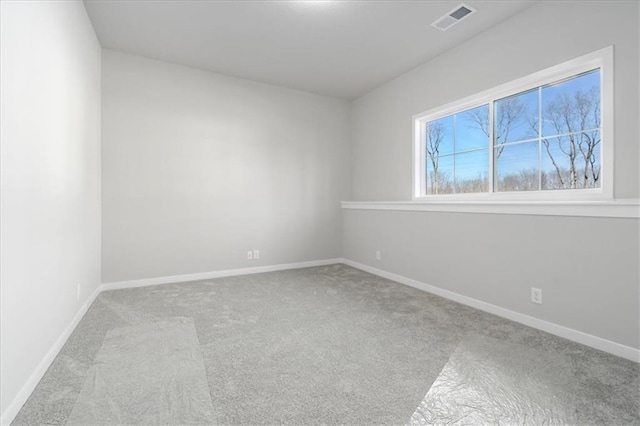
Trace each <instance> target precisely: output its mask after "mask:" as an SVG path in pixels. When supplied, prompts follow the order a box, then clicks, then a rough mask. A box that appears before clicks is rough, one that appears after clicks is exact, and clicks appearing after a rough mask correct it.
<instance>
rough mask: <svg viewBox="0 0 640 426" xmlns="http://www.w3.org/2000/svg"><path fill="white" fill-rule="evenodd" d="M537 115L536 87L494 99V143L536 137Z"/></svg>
mask: <svg viewBox="0 0 640 426" xmlns="http://www.w3.org/2000/svg"><path fill="white" fill-rule="evenodd" d="M538 115H539V114H538V89H534V90H531V91H528V92H523V93H520V94H517V95H514V96H509V97H508V98H504V99H500V100H499V101H496V103H495V127H494V129H493V131H494V138H495V141H496V145H499V144H503V143H508V142H517V141H522V140H526V139H534V138H537V137H538Z"/></svg>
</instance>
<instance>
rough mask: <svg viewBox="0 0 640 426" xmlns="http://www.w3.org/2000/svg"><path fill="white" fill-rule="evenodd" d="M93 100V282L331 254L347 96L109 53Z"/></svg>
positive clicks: (343, 170) (341, 188) (343, 183)
mask: <svg viewBox="0 0 640 426" xmlns="http://www.w3.org/2000/svg"><path fill="white" fill-rule="evenodd" d="M102 99H103V105H102V111H103V121H102V125H103V127H102V161H103V163H102V169H103V210H102V217H103V246H102V248H103V251H102V266H103V269H102V271H103V273H102V279H103V282H114V281H123V280H133V279H141V278H151V277H162V276H170V275H179V274H190V273H198V272H208V271H217V270H226V269H234V268H244V267H252V266H261V265H275V264H282V263H292V262H300V261H307V260H319V259H327V258H335V257H340V255H341V211H340V201H341V200H344V199H347V198H348V197H349V183H348V182H349V180H348V179H349V178H348V169H347V167H348V136H349V135H348V119H349V116H348V107H349V104H348V103H347V102H345V101H340V100H336V99H332V98H327V97H321V96H316V95H311V94H307V93H303V92H298V91H294V90H289V89H283V88H279V87H275V86H269V85H265V84H259V83H255V82H250V81H247V80H242V79H237V78H231V77H226V76H222V75H219V74H213V73H210V72H205V71H200V70H195V69H191V68H187V67H183V66H178V65H172V64H168V63H163V62H158V61H153V60H149V59H144V58H140V57H136V56H131V55H126V54H122V53H118V52H114V51H109V50H105V51H104V53H103V95H102ZM250 249H259V250H260V255H261V258H260V260H254V261H249V260H247V250H250Z"/></svg>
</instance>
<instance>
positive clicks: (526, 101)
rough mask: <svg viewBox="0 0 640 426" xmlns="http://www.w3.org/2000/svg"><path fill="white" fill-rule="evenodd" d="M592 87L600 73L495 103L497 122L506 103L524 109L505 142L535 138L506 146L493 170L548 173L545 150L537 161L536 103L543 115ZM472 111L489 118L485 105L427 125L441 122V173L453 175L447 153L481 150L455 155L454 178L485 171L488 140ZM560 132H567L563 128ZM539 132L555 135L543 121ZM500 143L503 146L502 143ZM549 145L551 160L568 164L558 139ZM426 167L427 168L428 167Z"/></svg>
mask: <svg viewBox="0 0 640 426" xmlns="http://www.w3.org/2000/svg"><path fill="white" fill-rule="evenodd" d="M594 86H595V87H599V86H600V71H599V70H595V71H591V72H588V73H585V74H582V75H579V76H577V77H574V78H571V79H568V80H565V81H561V82H558V83H555V84H551V85H547V86H543V87H542V88H541V89H540V90H538V89H533V90H531V91H528V92H523V93H520V94H518V95H515V96H511V97H508V98H504V99H500V100H498V101H496V105H495V107H496V122H498V120H499V119H500V116H499V114H500V113H501V109H502V108H501V107H504V106H505V105H507V104H508V103H509V102H514V101H515V102H519V103H521V104H522V105H523V106H524V107H525V111H526V112H525V113H524V114H523V115H522V116H520V118H519V120H518V121H516V122H514V123H513V124H512V126H511V127H510V129H509V135H508V138H507V139H506V143H512V142H518V141H522V140H526V139H534V138H535V139H536V140H535V141H534V142H525V143H522V144H515V145H509V146H505V147H504V150H503V151H502V154H501V155H500V158H499V159H498V160H497V161H496V170H497V171H498V172H499V173H500V174H511V173H517V172H518V171H520V170H527V169H532V168H533V169H538V168H539V167H540V166H542V168H543V170H547V169H549V168H550V167H552V165H551V162H550V160H549V159H548V156H547V154H546V152H545V150H544V148H543V149H542V158H541V160H542V161H540V160H539V154H538V151H539V147H538V144H539V142H538V140H537V138H538V131H537V128H536V126H535V125H536V124H537V121H538V116H539V111H538V106H539V103H540V104H541V105H542V112H543V116H544V115H545V113H546V112H547V111H548V106H549V104H550V102H552V101H553V100H554V99H555V98H556V97H557V96H559V95H562V94H567V95H568V96H570V97H574V96H575V94H576V93H577V92H578V91H580V90H582V91H588V90H589V89H591V88H592V87H594ZM473 112H475V113H479V114H483V115H484V116H485V117H488V114H489V107H488V105H483V106H479V107H477V108H475V109H473V110H468V111H464V112H461V113H458V114H455V117H454V115H451V116H448V117H444V118H441V119H439V120H435V121H433V122H430V123H427V125H430V124H432V123H440V124H441V125H442V126H443V128H444V130H445V135H444V140H443V142H442V143H441V145H440V156H441V157H440V160H439V169H440V170H441V171H443V172H445V171H446V172H448V173H450V174H451V175H453V162H454V158H453V156H447V154H453V153H454V152H460V151H468V150H475V149H480V150H479V151H474V152H470V153H466V154H457V155H456V156H455V162H456V178H457V179H468V178H475V177H477V176H478V175H479V174H486V173H487V169H488V164H489V152H488V147H489V139H488V137H487V135H485V134H484V132H483V131H482V130H481V129H480V128H479V127H478V125H477V124H476V123H475V121H474V120H473V119H472V113H473ZM531 123H533V124H534V126H532V125H531ZM594 126H595V122H594V121H593V120H592V121H591V122H590V123H588V125H587V127H594ZM576 127H578V126H576ZM563 131H566V130H565V129H563ZM542 133H543V136H551V135H555V134H557V131H556V129H555V127H554V126H553V125H552V123H550V122H549V121H547V120H543V128H542ZM503 137H504V135H503ZM499 142H502V143H505V141H499ZM552 144H555V148H554V158H555V159H556V160H557V161H559V162H564V163H567V164H568V161H565V160H564V159H563V158H562V154H561V152H560V151H559V149H558V148H557V145H558V141H557V139H555V138H554V139H552ZM598 158H599V156H598ZM428 163H429V162H428ZM540 163H542V164H540ZM427 166H428V168H429V166H430V164H428V165H427Z"/></svg>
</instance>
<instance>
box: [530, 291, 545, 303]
mask: <svg viewBox="0 0 640 426" xmlns="http://www.w3.org/2000/svg"><path fill="white" fill-rule="evenodd" d="M531 301H532V302H533V303H537V304H539V305H542V290H541V289H539V288H535V287H531Z"/></svg>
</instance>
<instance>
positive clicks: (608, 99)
mask: <svg viewBox="0 0 640 426" xmlns="http://www.w3.org/2000/svg"><path fill="white" fill-rule="evenodd" d="M598 68H599V69H600V85H601V86H600V87H601V111H600V114H601V135H602V145H601V149H600V176H601V178H600V179H601V181H600V187H599V188H584V189H553V190H536V191H504V192H493V180H494V173H493V158H494V153H493V148H494V146H493V143H492V142H491V141H493V123H492V125H491V126H489V127H490V134H489V141H490V149H489V169H488V171H487V172H488V177H489V179H490V183H489V188H490V191H489V192H482V193H480V192H478V193H462V194H427V193H426V187H427V182H426V177H427V174H426V170H425V168H426V146H425V144H426V123H427V122H430V121H433V120H437V119H439V118H443V117H446V116H449V115H452V114H455V113H458V112H463V111H465V110H468V109H472V108H475V107H478V106H481V105H487V104H488V105H489V114H490V115H489V116H490V117H493V107H494V102H495V101H497V100H500V99H502V98H505V97H508V96H512V95H516V94H518V93H521V92H525V91H527V90H531V89H535V88H538V87H540V86H544V85H547V84H551V83H554V82H557V81H559V80H563V79H566V78H570V77H573V76H576V75H578V74H581V73H584V72H587V71H591V70H595V69H598ZM613 81H614V79H613V46H609V47H606V48H604V49H600V50H597V51H595V52H592V53H589V54H587V55H584V56H580V57H578V58H575V59H572V60H569V61H567V62H564V63H562V64H559V65H556V66H553V67H550V68H547V69H544V70H542V71H538V72H536V73H533V74H530V75H528V76H526V77H523V78H519V79H517V80H514V81H511V82H509V83H506V84H503V85H500V86H498V87H494V88H492V89H489V90H485V91H483V92H480V93H477V94H475V95H472V96H468V97H466V98H464V99H461V100H458V101H455V102H451V103H448V104H446V105H443V106H440V107H437V108H434V109H431V110H429V111H426V112H423V113H420V114H417V115H415V116H413V136H414V140H413V192H412V195H413V201H438V202H444V201H456V202H457V201H483V202H492V201H574V200H575V201H589V200H602V201H604V200H612V199H613V159H614V130H613V129H614V127H613V126H614V123H613V117H614V116H613V106H614V104H613Z"/></svg>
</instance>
